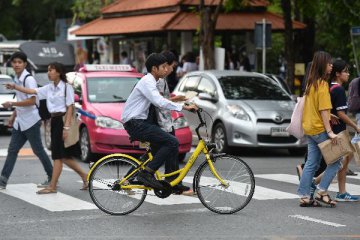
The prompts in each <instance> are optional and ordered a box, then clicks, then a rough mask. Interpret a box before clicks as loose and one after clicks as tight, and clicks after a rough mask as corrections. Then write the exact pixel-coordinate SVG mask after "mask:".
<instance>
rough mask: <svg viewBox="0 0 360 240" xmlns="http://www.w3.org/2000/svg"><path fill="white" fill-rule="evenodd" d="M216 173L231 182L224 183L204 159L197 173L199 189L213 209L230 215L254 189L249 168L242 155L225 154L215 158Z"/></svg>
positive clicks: (243, 203)
mask: <svg viewBox="0 0 360 240" xmlns="http://www.w3.org/2000/svg"><path fill="white" fill-rule="evenodd" d="M213 164H214V167H215V169H216V172H217V173H218V174H219V176H220V177H221V178H222V179H223V180H224V181H225V182H226V183H227V184H228V186H224V185H222V184H221V183H220V181H219V180H218V179H217V178H216V177H215V176H214V175H213V173H212V172H211V170H210V167H209V164H208V162H204V163H203V164H202V165H201V166H200V167H199V170H198V171H197V175H196V176H195V178H196V179H195V181H196V185H195V186H196V191H197V195H198V197H199V199H200V201H201V203H202V204H203V205H204V206H205V207H207V208H208V209H210V210H211V211H213V212H216V213H220V214H231V213H235V212H238V211H240V210H241V209H243V208H244V207H245V206H246V205H247V204H248V203H249V202H250V200H251V198H252V196H253V194H254V190H255V178H254V174H253V173H252V171H251V169H250V167H249V166H248V165H247V164H246V163H245V162H244V161H243V160H241V159H240V158H237V157H234V156H230V155H222V156H217V157H215V158H214V161H213Z"/></svg>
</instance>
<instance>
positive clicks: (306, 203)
mask: <svg viewBox="0 0 360 240" xmlns="http://www.w3.org/2000/svg"><path fill="white" fill-rule="evenodd" d="M299 206H300V207H321V204H320V203H318V202H316V201H314V200H312V199H309V198H307V197H305V198H300V204H299Z"/></svg>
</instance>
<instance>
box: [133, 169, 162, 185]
mask: <svg viewBox="0 0 360 240" xmlns="http://www.w3.org/2000/svg"><path fill="white" fill-rule="evenodd" d="M136 178H137V180H139V181H140V182H142V183H143V184H144V185H145V186H147V187H152V188H156V189H163V188H164V187H163V185H162V184H161V183H160V182H159V181H158V180H157V179H156V178H155V177H154V175H153V174H151V173H149V172H148V171H145V170H143V171H141V172H139V174H138V175H137V177H136Z"/></svg>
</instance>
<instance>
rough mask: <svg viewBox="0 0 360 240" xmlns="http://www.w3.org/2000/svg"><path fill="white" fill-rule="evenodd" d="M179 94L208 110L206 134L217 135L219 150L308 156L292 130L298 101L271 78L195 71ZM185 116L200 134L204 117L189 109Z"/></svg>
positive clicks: (214, 137)
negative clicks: (243, 149)
mask: <svg viewBox="0 0 360 240" xmlns="http://www.w3.org/2000/svg"><path fill="white" fill-rule="evenodd" d="M173 93H174V94H176V95H185V96H189V97H190V96H194V97H193V98H192V101H193V102H194V103H196V104H197V105H198V106H199V107H201V108H202V109H203V110H204V118H205V121H206V123H207V129H205V128H203V129H204V130H203V129H200V130H202V132H200V134H201V135H202V136H203V137H204V138H206V137H207V136H209V137H211V140H212V141H213V142H215V143H216V147H217V151H219V152H228V151H229V150H230V149H231V148H232V147H265V148H286V149H288V150H289V152H290V153H291V154H300V153H304V150H305V147H306V143H305V142H301V141H300V140H298V139H296V138H295V137H293V136H289V134H288V133H287V132H286V127H287V126H288V124H289V123H290V119H291V114H292V111H293V109H294V106H295V102H294V101H293V100H292V99H291V96H290V95H289V94H288V93H287V92H286V91H285V90H284V89H283V88H282V87H280V86H279V85H278V84H277V83H276V82H275V81H274V80H273V79H271V78H269V77H267V76H265V75H262V74H259V73H250V72H240V71H227V70H225V71H215V70H210V71H196V72H190V73H188V74H186V75H185V76H184V77H183V78H182V79H181V80H180V81H179V83H178V84H177V86H176V88H175V89H174V91H173ZM184 114H185V116H186V118H187V120H188V122H189V124H190V128H191V130H192V132H193V135H194V134H195V129H194V127H196V126H197V125H198V118H197V116H195V115H194V114H192V113H189V112H187V111H184Z"/></svg>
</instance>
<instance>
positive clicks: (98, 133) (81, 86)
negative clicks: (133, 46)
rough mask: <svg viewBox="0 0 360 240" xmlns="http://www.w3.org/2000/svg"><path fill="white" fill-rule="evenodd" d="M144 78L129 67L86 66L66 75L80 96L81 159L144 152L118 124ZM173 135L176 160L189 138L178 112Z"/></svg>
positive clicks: (187, 144) (186, 126) (181, 155)
mask: <svg viewBox="0 0 360 240" xmlns="http://www.w3.org/2000/svg"><path fill="white" fill-rule="evenodd" d="M142 76H143V75H142V74H140V73H138V72H136V71H135V70H134V69H133V68H132V67H131V66H129V65H85V67H84V68H81V69H80V71H79V72H71V73H68V74H67V77H68V80H69V82H70V83H72V84H73V86H74V89H75V93H76V94H77V95H79V97H80V98H79V99H78V101H77V108H78V111H79V112H80V114H81V123H80V126H79V128H80V129H79V130H80V145H81V152H82V157H81V160H82V161H84V162H88V161H90V160H94V159H95V156H96V154H110V153H126V154H141V153H143V152H145V150H144V149H143V148H141V147H140V146H139V143H138V142H134V143H130V140H129V135H128V134H127V132H126V130H125V129H124V127H123V125H122V123H121V122H120V119H121V113H122V111H123V108H124V104H125V101H126V99H127V98H128V97H129V95H130V93H131V91H132V89H133V88H134V86H135V84H136V83H137V82H138V81H139V80H140V78H141V77H142ZM172 118H173V121H174V127H175V134H176V137H177V138H178V140H179V160H180V161H183V160H184V158H185V156H186V153H187V152H189V151H190V149H191V142H192V135H191V131H190V128H189V127H188V123H187V121H186V119H185V117H184V115H183V114H182V113H181V112H173V113H172Z"/></svg>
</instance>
